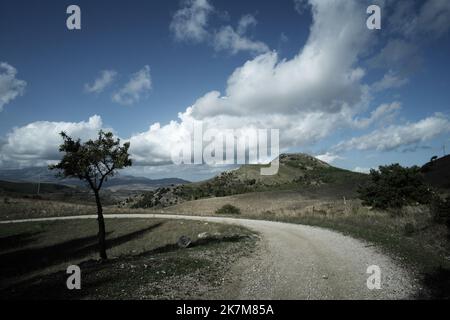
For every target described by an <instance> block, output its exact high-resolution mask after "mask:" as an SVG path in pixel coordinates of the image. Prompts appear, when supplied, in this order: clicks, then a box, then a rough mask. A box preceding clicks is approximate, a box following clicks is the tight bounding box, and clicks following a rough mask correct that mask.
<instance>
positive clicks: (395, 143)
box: [333, 114, 450, 152]
mask: <svg viewBox="0 0 450 320" xmlns="http://www.w3.org/2000/svg"><path fill="white" fill-rule="evenodd" d="M448 132H450V121H449V119H448V118H447V117H446V116H444V115H442V114H435V115H433V116H431V117H428V118H425V119H423V120H420V121H418V122H414V123H407V124H404V125H391V126H389V127H386V128H383V129H377V130H374V131H373V132H371V133H369V134H367V135H363V136H361V137H355V138H352V139H350V140H349V141H344V142H341V143H339V144H337V145H336V146H335V147H334V148H333V149H334V150H335V151H336V152H340V151H347V150H360V151H364V150H377V151H392V150H396V149H398V148H400V147H406V146H410V145H414V144H418V143H422V142H425V141H429V140H431V139H433V138H435V137H437V136H439V135H441V134H444V133H448Z"/></svg>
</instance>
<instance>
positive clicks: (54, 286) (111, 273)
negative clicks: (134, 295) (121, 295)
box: [0, 224, 248, 300]
mask: <svg viewBox="0 0 450 320" xmlns="http://www.w3.org/2000/svg"><path fill="white" fill-rule="evenodd" d="M159 225H160V224H158V225H154V226H151V227H149V228H146V229H143V230H140V231H137V232H134V233H132V234H129V235H126V236H123V237H120V238H117V239H114V240H113V241H111V242H110V245H112V246H113V245H117V244H120V243H123V242H122V241H125V240H128V241H129V240H132V239H134V238H135V237H137V236H139V235H141V234H143V233H145V232H148V231H150V230H152V229H154V228H157V227H158V226H159ZM243 239H248V236H240V235H235V236H225V237H214V238H206V239H201V240H198V241H195V242H193V243H191V245H190V246H189V248H192V249H195V248H202V247H204V246H209V245H215V244H221V243H227V242H228V243H230V242H231V243H232V242H238V241H241V240H243ZM182 250H186V249H181V248H180V247H178V245H176V244H169V245H166V246H163V247H160V248H156V249H153V250H150V251H146V252H143V253H140V254H137V255H125V256H122V257H121V258H119V259H111V260H108V261H106V262H99V261H94V260H88V261H85V262H83V263H81V264H79V266H80V268H81V270H82V273H83V281H82V290H74V291H69V290H68V289H67V287H66V280H67V277H68V275H67V274H66V273H65V271H60V272H56V273H53V274H49V275H46V276H36V277H34V278H32V279H28V280H26V281H22V282H20V283H16V284H15V285H14V286H11V287H9V288H5V289H0V297H1V299H11V300H22V299H27V300H58V299H60V300H70V299H83V298H88V299H89V298H91V299H92V298H96V297H99V296H100V297H104V296H105V294H106V295H107V293H105V288H107V289H106V291H107V290H111V289H108V288H111V287H114V284H119V283H120V281H125V282H126V283H127V284H129V285H131V284H133V283H135V282H136V283H137V284H141V278H140V276H139V278H136V277H137V276H136V274H134V273H133V272H130V270H129V269H126V268H123V266H124V264H127V265H130V264H132V265H139V266H140V268H141V269H142V268H143V267H142V266H143V263H151V261H153V260H151V259H150V260H149V259H148V258H154V257H155V256H156V255H158V254H165V253H171V252H176V251H182ZM77 252H78V251H77ZM175 257H178V255H176V256H175ZM149 261H150V262H149ZM180 261H182V260H180ZM140 272H142V270H141V271H140ZM146 272H153V271H151V269H147V270H146ZM141 275H142V274H141ZM135 278H136V279H135ZM137 284H136V286H137ZM119 286H120V285H119ZM111 294H112V295H113V296H114V295H115V294H117V292H112V293H111ZM126 294H129V293H126Z"/></svg>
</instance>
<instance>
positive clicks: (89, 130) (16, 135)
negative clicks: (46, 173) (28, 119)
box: [0, 115, 112, 166]
mask: <svg viewBox="0 0 450 320" xmlns="http://www.w3.org/2000/svg"><path fill="white" fill-rule="evenodd" d="M102 127H103V124H102V119H101V117H100V116H98V115H95V116H92V117H90V118H89V120H88V121H81V122H49V121H38V122H33V123H30V124H28V125H26V126H23V127H18V128H14V129H13V130H12V132H10V133H8V134H7V136H6V139H5V141H4V143H3V145H2V146H1V147H0V160H1V162H2V163H3V165H11V166H17V165H19V166H37V165H41V164H45V163H49V162H51V161H55V160H58V159H59V158H60V155H59V152H58V146H59V145H60V144H61V142H62V140H61V137H60V135H59V133H60V132H62V131H64V132H66V133H67V134H69V135H70V136H74V137H77V138H80V139H82V140H88V139H91V138H94V137H96V135H97V133H98V131H99V130H100V129H102ZM106 130H110V131H111V130H112V129H106Z"/></svg>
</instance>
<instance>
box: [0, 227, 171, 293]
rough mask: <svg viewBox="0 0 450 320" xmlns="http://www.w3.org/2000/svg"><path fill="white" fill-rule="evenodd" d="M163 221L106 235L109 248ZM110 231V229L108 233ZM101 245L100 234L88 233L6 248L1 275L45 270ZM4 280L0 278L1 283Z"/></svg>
mask: <svg viewBox="0 0 450 320" xmlns="http://www.w3.org/2000/svg"><path fill="white" fill-rule="evenodd" d="M161 225H162V223H158V224H155V225H152V226H149V227H147V228H144V229H142V230H138V231H135V232H131V233H129V234H126V235H123V236H119V237H116V238H113V239H107V241H106V245H107V248H108V249H111V248H113V247H115V246H119V245H121V244H123V243H126V242H129V241H131V240H133V239H136V238H138V237H140V236H143V235H144V234H145V233H147V232H150V231H152V230H154V229H156V228H158V227H160V226H161ZM110 234H111V232H108V233H107V237H108V236H109V235H110ZM97 249H98V238H97V235H95V236H87V237H83V238H78V239H74V240H69V241H66V242H63V243H58V244H55V245H51V246H46V247H39V248H27V249H23V250H18V251H13V252H7V253H4V254H1V255H0V272H1V276H2V279H4V278H8V277H18V276H22V275H25V274H28V273H31V272H35V271H38V270H42V269H45V268H48V267H50V266H53V265H57V264H58V263H62V262H64V261H68V260H71V259H81V258H84V257H86V256H87V255H89V254H91V253H94V252H96V251H97ZM3 282H4V281H3V280H1V281H0V285H1V284H2V283H3Z"/></svg>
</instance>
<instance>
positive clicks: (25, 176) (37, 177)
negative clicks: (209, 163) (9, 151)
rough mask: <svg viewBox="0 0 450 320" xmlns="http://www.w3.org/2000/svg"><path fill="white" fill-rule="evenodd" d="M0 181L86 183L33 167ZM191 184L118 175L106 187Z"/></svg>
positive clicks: (2, 174)
mask: <svg viewBox="0 0 450 320" xmlns="http://www.w3.org/2000/svg"><path fill="white" fill-rule="evenodd" d="M0 180H4V181H10V182H34V183H36V182H39V181H40V182H41V183H53V184H60V185H68V186H84V185H85V184H84V182H82V181H80V180H78V179H61V178H58V177H56V176H55V172H54V171H51V170H49V169H48V168H45V167H33V168H24V169H15V170H0ZM185 183H189V181H186V180H183V179H178V178H167V179H156V180H152V179H148V178H143V177H134V176H127V175H117V176H115V177H113V178H111V179H109V180H108V181H107V182H105V185H104V187H105V188H106V189H111V190H113V191H115V190H119V189H128V190H152V189H157V188H161V187H165V186H171V185H179V184H185Z"/></svg>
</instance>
